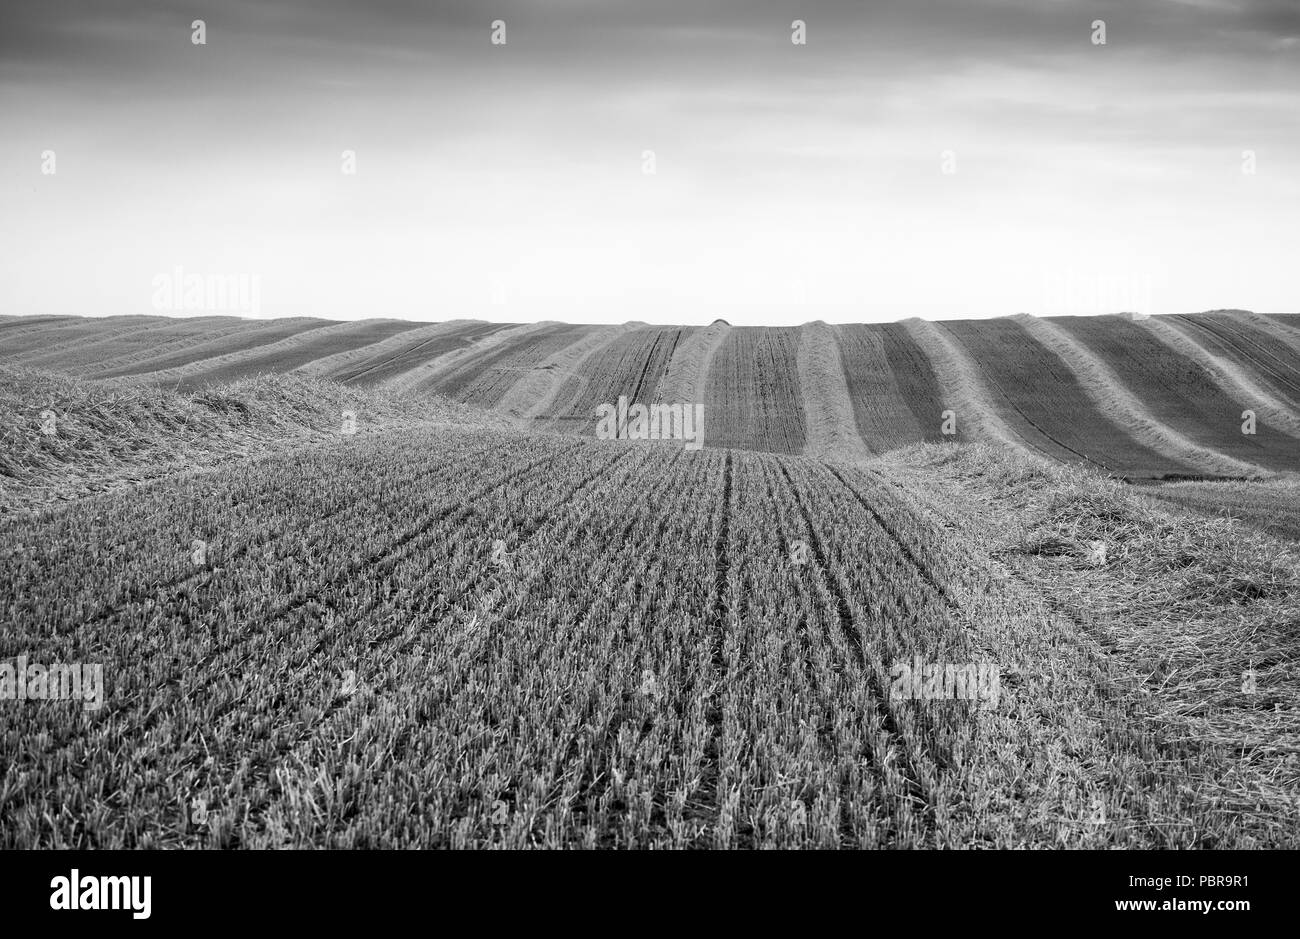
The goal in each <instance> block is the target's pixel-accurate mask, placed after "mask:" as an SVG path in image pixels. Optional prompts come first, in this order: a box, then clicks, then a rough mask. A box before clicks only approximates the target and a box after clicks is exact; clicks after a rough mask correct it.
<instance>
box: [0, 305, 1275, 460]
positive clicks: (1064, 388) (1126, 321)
mask: <svg viewBox="0 0 1300 939" xmlns="http://www.w3.org/2000/svg"><path fill="white" fill-rule="evenodd" d="M0 368H7V369H15V368H32V369H39V370H42V371H47V372H54V373H59V374H63V375H67V376H72V377H76V378H82V379H89V380H100V379H109V378H118V379H121V378H128V379H131V380H133V381H135V382H144V383H153V384H159V385H165V386H168V387H172V388H175V389H178V390H198V389H202V388H206V387H210V386H213V385H220V384H223V383H226V382H230V381H235V380H239V379H244V378H249V377H254V376H258V375H264V374H284V373H289V374H295V375H301V376H307V377H314V378H323V379H329V380H332V381H335V382H338V383H341V384H343V385H346V386H352V387H358V388H376V389H387V390H393V391H402V392H406V393H408V394H410V395H414V396H417V397H437V398H447V399H451V400H454V401H459V402H462V403H464V404H467V405H472V406H476V407H481V408H488V409H497V410H500V411H502V412H504V413H505V414H507V415H508V416H509V417H511V418H512V419H514V420H516V421H518V422H520V423H521V425H522V426H525V427H527V428H529V429H533V430H549V431H558V432H562V433H569V434H576V435H580V436H593V435H594V434H595V421H594V418H593V410H594V408H595V407H596V406H597V405H599V404H602V403H606V402H609V403H612V402H614V401H616V400H617V399H618V398H619V396H626V397H627V399H628V400H629V402H634V403H636V402H640V403H646V404H650V403H652V402H661V403H674V402H699V403H703V404H704V405H705V413H706V415H707V425H706V429H705V437H704V439H705V444H706V445H707V446H716V447H734V448H740V449H747V450H762V451H769V452H780V453H788V454H810V455H819V456H842V457H849V458H855V457H861V456H864V455H876V454H881V453H886V452H888V451H891V450H894V449H897V448H899V447H904V446H908V445H910V444H915V443H926V442H931V443H933V442H942V441H944V440H956V441H962V442H969V441H988V442H996V443H999V444H1001V445H1005V446H1009V447H1012V448H1015V449H1018V450H1022V451H1025V452H1028V453H1032V454H1037V455H1040V456H1044V457H1047V458H1049V459H1051V460H1054V461H1057V462H1061V463H1079V464H1086V465H1090V466H1094V467H1096V468H1098V469H1101V470H1102V471H1104V472H1106V473H1108V474H1110V475H1113V476H1117V477H1121V478H1125V479H1129V480H1132V481H1142V480H1187V479H1252V478H1266V477H1269V476H1272V475H1275V474H1278V473H1282V474H1286V473H1291V472H1294V471H1296V470H1297V468H1300V327H1297V325H1296V318H1295V317H1286V316H1260V315H1256V314H1253V313H1248V312H1245V311H1237V310H1228V311H1216V312H1212V313H1200V314H1194V315H1186V316H1181V315H1180V316H1159V317H1132V316H1101V317H1059V318H1048V319H1039V318H1035V317H1029V316H1017V317H1009V318H1001V319H992V320H967V321H961V320H957V321H949V322H939V323H930V322H923V321H920V320H909V321H905V322H902V323H887V324H870V325H863V324H855V325H828V324H825V323H821V322H817V323H809V324H805V325H803V326H801V327H783V328H765V327H744V326H740V327H732V326H730V325H728V324H727V323H725V322H724V321H722V320H715V321H714V322H713V323H712V324H711V325H709V326H707V327H705V326H649V325H646V324H643V323H627V324H623V325H621V326H587V325H569V324H562V323H541V324H530V325H508V324H497V323H486V322H482V321H474V320H453V321H449V322H444V323H432V324H422V323H415V322H409V321H402V320H363V321H357V322H348V323H331V322H328V321H325V320H315V319H308V318H294V319H287V320H241V319H236V318H231V317H201V318H195V319H184V320H176V319H170V318H165V317H148V316H143V317H140V316H128V317H107V318H103V319H89V318H82V317H71V316H65V317H59V316H45V317H33V318H30V319H28V318H21V317H4V318H0ZM1247 411H1249V412H1253V414H1254V421H1253V426H1252V427H1250V428H1248V429H1249V430H1252V431H1253V433H1247V432H1245V429H1246V428H1244V427H1243V425H1244V424H1245V423H1246V421H1247V415H1246V414H1245V412H1247Z"/></svg>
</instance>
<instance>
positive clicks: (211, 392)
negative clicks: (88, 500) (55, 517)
mask: <svg viewBox="0 0 1300 939" xmlns="http://www.w3.org/2000/svg"><path fill="white" fill-rule="evenodd" d="M428 426H458V427H476V428H492V427H496V428H501V427H507V426H509V424H508V422H507V421H505V420H504V419H502V418H500V417H498V416H497V415H495V414H492V413H490V412H482V411H477V410H475V409H472V408H468V407H465V406H464V405H461V404H459V403H457V402H454V401H447V400H444V399H433V398H428V399H421V400H418V401H413V400H410V399H407V398H402V397H399V396H396V395H394V394H392V393H390V392H386V391H383V390H374V389H356V388H347V387H344V386H342V385H339V384H337V383H334V382H329V381H322V380H320V379H312V378H306V377H303V376H300V375H297V374H290V375H267V376H263V377H259V378H244V379H240V380H238V381H235V382H232V383H229V384H226V385H221V386H211V387H208V388H204V389H200V390H191V391H175V390H172V389H168V388H162V387H154V386H150V385H141V384H129V383H123V382H121V381H105V382H90V381H83V380H81V379H76V378H66V377H62V376H58V375H51V374H49V373H46V372H38V371H35V370H31V369H25V370H19V371H11V370H9V369H6V368H4V367H0V515H4V514H9V513H15V512H22V511H25V510H27V509H31V508H36V507H39V506H42V505H48V504H51V503H58V502H62V501H67V500H70V499H77V498H80V497H83V496H87V495H91V494H94V493H100V492H105V491H109V490H114V489H121V488H124V487H128V486H131V485H134V484H137V483H141V482H145V481H147V480H151V479H158V478H162V477H166V476H172V475H175V474H178V473H187V472H191V471H196V470H210V469H212V468H214V467H219V466H221V465H223V464H227V463H232V462H235V461H238V460H240V459H243V458H247V457H252V456H259V455H265V454H269V453H278V452H285V451H287V450H290V449H292V448H296V447H302V446H304V445H308V444H320V445H332V446H338V445H342V444H343V443H346V442H347V441H349V440H350V439H354V438H358V437H365V436H367V435H370V434H375V433H378V432H380V431H391V430H403V429H414V428H420V427H428Z"/></svg>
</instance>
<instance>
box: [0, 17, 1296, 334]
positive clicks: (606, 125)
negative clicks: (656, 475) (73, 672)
mask: <svg viewBox="0 0 1300 939" xmlns="http://www.w3.org/2000/svg"><path fill="white" fill-rule="evenodd" d="M198 19H201V20H203V21H204V23H205V28H206V35H205V39H206V43H205V44H203V45H196V44H195V43H194V42H193V38H194V37H193V33H194V31H193V28H192V23H193V21H194V20H198ZM494 20H504V21H505V37H504V38H505V43H504V44H494V43H493V42H492V38H493V37H492V34H493V25H492V24H493V21H494ZM795 20H802V21H803V22H804V23H805V24H806V33H805V35H806V43H805V44H802V45H800V44H796V43H794V42H792V32H793V30H792V22H793V21H795ZM1096 20H1104V22H1105V39H1106V42H1105V44H1104V45H1099V44H1097V43H1096V42H1095V41H1094V39H1095V38H1097V36H1098V33H1097V30H1096V29H1094V26H1093V23H1094V21H1096ZM499 37H500V34H499V32H498V38H499ZM345 151H351V152H352V153H354V154H355V162H354V164H351V165H352V166H354V167H355V172H354V173H348V172H345V170H346V169H348V168H350V166H348V165H345V164H347V162H348V161H347V160H346V159H345V157H344V152H345ZM51 154H52V156H53V162H51V160H50V156H51ZM50 169H53V170H54V171H53V172H49V170H50ZM0 219H3V221H2V222H0V313H85V314H94V315H107V314H118V313H152V312H157V311H158V305H159V299H158V290H157V287H158V284H159V280H158V278H160V277H162V278H174V277H175V276H176V271H177V269H178V268H179V269H180V271H181V274H182V277H187V278H190V279H191V282H192V281H193V279H194V278H195V277H198V278H208V279H209V280H211V279H212V278H222V277H226V276H232V275H233V276H239V277H243V278H244V279H245V282H246V283H251V282H253V280H254V279H255V283H256V289H257V291H258V293H257V297H258V304H257V305H258V309H257V310H256V312H258V313H259V314H260V315H289V314H312V315H319V316H327V317H333V318H355V317H363V316H396V317H406V318H412V319H427V320H439V319H448V318H454V317H482V318H487V319H494V320H508V321H515V322H524V321H530V320H537V319H562V320H569V321H581V322H623V321H626V320H645V321H648V322H660V323H664V322H669V323H678V322H685V323H691V322H708V321H710V320H712V319H714V318H716V317H719V316H721V317H724V318H726V319H728V320H729V321H730V322H732V323H752V324H763V323H768V324H781V323H799V322H805V321H808V320H812V319H826V320H828V321H831V322H855V321H878V320H893V319H898V318H902V317H905V316H913V315H920V316H925V317H930V318H953V317H963V316H990V315H1002V314H1008V313H1016V312H1034V313H1090V312H1116V311H1118V310H1123V309H1135V310H1141V311H1144V312H1178V311H1188V310H1201V309H1213V308H1220V307H1247V308H1252V309H1257V310H1261V311H1265V312H1294V311H1296V310H1297V308H1300V303H1297V302H1296V286H1297V280H1296V277H1295V275H1294V270H1295V258H1296V257H1297V256H1300V234H1298V231H1297V228H1298V226H1297V220H1300V3H1298V2H1296V0H1086V2H1085V0H863V2H849V0H836V2H813V0H781V2H777V0H653V2H647V0H548V2H544V3H543V2H539V0H492V2H472V0H463V2H447V0H368V2H365V3H361V2H344V0H311V2H308V0H219V2H218V0H208V2H167V0H120V2H119V0H35V2H29V0H4V3H3V4H0ZM164 282H165V281H164ZM191 312H194V311H193V310H191Z"/></svg>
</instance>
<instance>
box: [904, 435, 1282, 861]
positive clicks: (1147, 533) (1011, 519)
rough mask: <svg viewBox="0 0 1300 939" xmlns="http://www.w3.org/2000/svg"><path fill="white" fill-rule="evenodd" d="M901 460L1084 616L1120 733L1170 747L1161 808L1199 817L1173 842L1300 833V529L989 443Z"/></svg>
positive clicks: (1062, 603)
mask: <svg viewBox="0 0 1300 939" xmlns="http://www.w3.org/2000/svg"><path fill="white" fill-rule="evenodd" d="M894 460H895V465H896V466H897V465H911V466H913V467H917V468H919V469H921V471H922V472H923V473H925V474H926V477H927V478H928V479H929V480H931V481H934V482H936V484H937V487H938V488H942V489H943V491H944V492H945V493H946V495H947V498H948V499H949V500H950V502H951V503H952V505H953V507H954V510H955V512H954V514H956V515H960V516H961V517H962V518H963V520H964V524H965V525H966V526H967V527H968V528H969V529H970V530H972V531H976V532H979V531H982V534H983V537H982V544H983V547H984V549H985V550H986V551H987V553H988V554H989V556H991V557H994V558H1001V559H1002V560H1003V561H1004V562H1005V563H1006V564H1007V566H1008V568H1009V569H1010V571H1011V572H1013V574H1014V576H1015V577H1016V578H1017V579H1018V580H1019V581H1020V582H1022V583H1024V584H1026V585H1028V586H1029V587H1030V588H1031V589H1033V590H1036V591H1037V592H1038V593H1039V594H1040V596H1042V597H1043V598H1044V608H1045V609H1047V610H1050V611H1051V612H1052V613H1053V614H1055V615H1058V616H1064V617H1066V618H1067V619H1069V620H1071V621H1073V622H1074V623H1076V624H1077V626H1078V628H1079V630H1080V631H1081V638H1082V639H1084V640H1086V643H1087V644H1088V645H1089V646H1091V647H1092V656H1093V657H1094V658H1095V659H1096V660H1097V661H1098V662H1102V663H1104V665H1105V671H1106V672H1107V673H1108V674H1109V676H1110V677H1109V678H1107V679H1106V680H1107V681H1112V682H1115V683H1116V684H1117V687H1115V688H1114V689H1112V692H1111V693H1110V694H1109V696H1110V697H1112V698H1113V699H1114V701H1116V702H1120V703H1122V704H1123V707H1120V708H1118V709H1116V710H1115V712H1114V714H1113V716H1112V717H1111V718H1110V719H1109V722H1110V724H1111V725H1112V728H1111V731H1108V733H1109V732H1114V733H1116V734H1128V735H1134V734H1136V735H1137V736H1138V738H1142V737H1148V738H1149V740H1150V743H1151V745H1152V746H1153V747H1154V750H1153V751H1152V752H1151V753H1150V754H1149V755H1148V756H1147V757H1146V758H1145V771H1147V772H1149V773H1151V774H1153V776H1152V779H1151V781H1150V782H1148V783H1147V785H1146V788H1147V789H1148V790H1149V791H1150V792H1151V793H1152V804H1153V806H1155V809H1156V811H1157V814H1158V815H1168V816H1169V818H1170V822H1169V824H1170V825H1181V826H1182V827H1183V829H1184V831H1185V833H1186V837H1183V838H1177V839H1174V840H1173V841H1172V843H1173V844H1175V845H1187V846H1222V847H1257V846H1263V845H1268V846H1280V845H1291V846H1294V845H1295V844H1296V843H1297V838H1298V834H1297V833H1298V832H1300V828H1298V827H1297V820H1300V802H1298V801H1297V793H1300V550H1298V549H1297V545H1295V544H1294V543H1289V542H1286V541H1282V540H1279V539H1274V538H1271V537H1268V536H1266V535H1263V534H1261V533H1258V532H1255V531H1252V530H1250V529H1248V528H1245V527H1243V526H1241V525H1239V524H1236V523H1234V522H1232V521H1230V520H1227V519H1214V518H1199V517H1193V516H1183V515H1182V514H1179V513H1173V512H1169V511H1166V510H1164V509H1163V508H1161V507H1159V506H1158V505H1156V504H1154V503H1151V502H1149V501H1147V500H1146V499H1145V498H1143V496H1142V494H1141V491H1140V490H1135V489H1134V488H1130V487H1126V486H1124V485H1122V484H1119V483H1116V482H1113V481H1110V480H1107V479H1104V478H1101V477H1100V476H1098V475H1096V474H1095V473H1092V472H1089V471H1085V470H1082V469H1076V468H1067V467H1059V466H1052V465H1048V464H1046V463H1041V462H1038V461H1035V460H1029V459H1018V458H1015V457H1013V456H1008V455H1007V454H1003V453H997V452H995V451H994V450H993V449H992V448H989V447H985V446H976V447H933V446H931V447H919V448H914V449H912V450H910V451H907V452H906V453H904V454H898V455H896V456H895V458H894ZM1098 543H1100V544H1104V545H1105V549H1106V553H1105V561H1104V563H1097V558H1096V553H1095V551H1094V550H1093V546H1094V545H1095V544H1098ZM1053 706H1054V707H1068V706H1070V703H1069V702H1055V703H1054V704H1053ZM1146 746H1147V744H1146V743H1143V742H1139V747H1141V748H1145V747H1146ZM1121 776H1122V774H1120V773H1115V774H1114V777H1115V779H1116V782H1115V785H1116V787H1118V786H1119V779H1120V777H1121ZM1157 793H1161V794H1160V795H1158V796H1157V795H1156V794H1157ZM1180 814H1181V815H1182V816H1183V817H1182V819H1181V820H1179V819H1178V816H1179V815H1180Z"/></svg>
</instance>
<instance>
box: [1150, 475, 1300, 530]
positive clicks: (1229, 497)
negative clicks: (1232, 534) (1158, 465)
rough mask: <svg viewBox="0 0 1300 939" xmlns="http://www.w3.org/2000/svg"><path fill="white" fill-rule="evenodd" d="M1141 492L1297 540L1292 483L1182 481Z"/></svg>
mask: <svg viewBox="0 0 1300 939" xmlns="http://www.w3.org/2000/svg"><path fill="white" fill-rule="evenodd" d="M1143 491H1144V492H1148V493H1149V494H1150V495H1152V496H1154V497H1155V498H1157V499H1161V500H1163V501H1165V502H1169V503H1172V504H1174V505H1178V506H1181V507H1183V508H1187V509H1191V510H1193V511H1195V512H1197V513H1199V514H1201V515H1208V516H1217V517H1224V518H1235V519H1240V520H1241V521H1242V522H1244V523H1246V524H1247V525H1250V526H1251V527H1253V528H1257V529H1259V530H1260V531H1264V532H1268V533H1269V534H1271V535H1276V536H1277V537H1279V538H1290V539H1292V540H1295V541H1300V486H1297V485H1295V484H1278V483H1254V482H1184V483H1168V484H1165V485H1162V486H1159V487H1154V488H1151V489H1149V490H1143Z"/></svg>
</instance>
